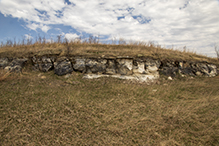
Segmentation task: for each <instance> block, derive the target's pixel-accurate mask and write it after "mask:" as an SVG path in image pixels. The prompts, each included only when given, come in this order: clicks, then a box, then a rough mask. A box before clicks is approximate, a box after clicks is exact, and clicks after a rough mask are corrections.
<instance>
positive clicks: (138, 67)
mask: <svg viewBox="0 0 219 146" xmlns="http://www.w3.org/2000/svg"><path fill="white" fill-rule="evenodd" d="M133 73H134V74H145V73H146V70H145V63H144V61H143V60H134V61H133Z"/></svg>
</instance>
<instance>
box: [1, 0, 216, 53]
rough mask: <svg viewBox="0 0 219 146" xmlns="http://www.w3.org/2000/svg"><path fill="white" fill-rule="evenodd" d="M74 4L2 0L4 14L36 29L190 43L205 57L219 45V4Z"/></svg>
mask: <svg viewBox="0 0 219 146" xmlns="http://www.w3.org/2000/svg"><path fill="white" fill-rule="evenodd" d="M69 1H70V2H71V3H72V4H71V5H68V4H66V3H64V0H56V1H54V0H38V1H30V0H2V1H1V5H0V12H1V13H3V14H5V15H12V16H13V17H17V18H21V19H24V20H25V21H26V22H28V24H27V27H28V28H30V29H32V30H36V29H38V28H39V29H42V30H43V31H44V32H47V31H48V30H49V29H51V27H49V26H51V24H63V25H68V26H71V27H73V28H75V29H76V30H78V31H80V32H86V33H91V34H100V35H108V36H121V37H122V38H124V39H128V40H130V39H132V40H145V41H156V42H159V43H160V44H161V45H174V46H177V47H183V46H185V45H186V46H187V48H191V49H195V48H197V49H196V50H197V52H201V53H203V54H210V53H209V52H211V51H212V50H213V49H214V48H213V47H212V44H214V43H215V42H218V41H219V40H218V38H219V27H218V26H219V16H218V15H219V4H218V0H208V1H204V0H192V1H191V0H177V1H176V0H135V1H133V0H119V1H118V0H92V1H91V0H69ZM118 18H120V19H118ZM66 35H67V34H66ZM69 36H70V35H69Z"/></svg>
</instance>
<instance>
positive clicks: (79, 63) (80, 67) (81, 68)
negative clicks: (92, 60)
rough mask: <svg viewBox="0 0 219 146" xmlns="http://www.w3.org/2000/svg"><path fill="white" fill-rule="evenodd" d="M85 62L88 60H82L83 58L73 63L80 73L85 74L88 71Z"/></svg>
mask: <svg viewBox="0 0 219 146" xmlns="http://www.w3.org/2000/svg"><path fill="white" fill-rule="evenodd" d="M85 61H86V59H81V58H77V59H75V60H74V61H73V68H74V70H76V71H80V72H85V71H86V67H85Z"/></svg>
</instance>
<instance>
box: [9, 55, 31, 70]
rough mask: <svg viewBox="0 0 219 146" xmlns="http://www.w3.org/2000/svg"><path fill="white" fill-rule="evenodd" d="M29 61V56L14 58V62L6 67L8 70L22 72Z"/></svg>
mask: <svg viewBox="0 0 219 146" xmlns="http://www.w3.org/2000/svg"><path fill="white" fill-rule="evenodd" d="M27 61H28V59H27V58H22V59H21V58H20V59H19V58H16V59H13V60H12V62H11V63H9V64H8V66H6V67H5V69H6V70H8V71H13V72H20V71H21V70H22V68H23V67H24V65H25V63H26V62H27Z"/></svg>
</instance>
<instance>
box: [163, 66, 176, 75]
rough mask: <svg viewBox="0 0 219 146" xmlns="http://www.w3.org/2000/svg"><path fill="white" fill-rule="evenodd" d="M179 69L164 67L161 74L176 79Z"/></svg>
mask: <svg viewBox="0 0 219 146" xmlns="http://www.w3.org/2000/svg"><path fill="white" fill-rule="evenodd" d="M178 71H179V69H178V68H177V67H163V68H162V69H161V71H160V72H161V73H162V74H163V75H166V76H171V77H175V76H176V74H177V73H178Z"/></svg>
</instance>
